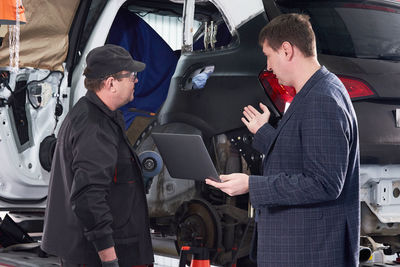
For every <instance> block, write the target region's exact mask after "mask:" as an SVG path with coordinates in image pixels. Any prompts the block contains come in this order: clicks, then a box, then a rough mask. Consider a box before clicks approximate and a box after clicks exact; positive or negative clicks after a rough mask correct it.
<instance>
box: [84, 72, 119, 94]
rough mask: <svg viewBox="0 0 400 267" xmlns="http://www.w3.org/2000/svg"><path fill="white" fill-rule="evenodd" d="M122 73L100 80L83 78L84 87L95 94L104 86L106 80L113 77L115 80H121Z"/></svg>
mask: <svg viewBox="0 0 400 267" xmlns="http://www.w3.org/2000/svg"><path fill="white" fill-rule="evenodd" d="M122 72H123V71H120V72H117V73H114V74H111V75H108V76H107V77H104V78H101V79H89V78H87V77H86V78H85V81H84V83H85V87H86V89H87V90H89V91H92V92H97V91H100V89H101V88H102V87H103V86H104V81H105V80H107V79H108V77H114V78H115V79H117V80H120V79H121V77H120V76H121V75H122Z"/></svg>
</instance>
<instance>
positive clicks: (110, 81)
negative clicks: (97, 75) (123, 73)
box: [104, 77, 115, 92]
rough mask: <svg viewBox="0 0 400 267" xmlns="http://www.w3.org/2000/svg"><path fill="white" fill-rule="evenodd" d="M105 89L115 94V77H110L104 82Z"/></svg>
mask: <svg viewBox="0 0 400 267" xmlns="http://www.w3.org/2000/svg"><path fill="white" fill-rule="evenodd" d="M104 87H105V88H107V89H108V90H110V91H111V92H115V87H114V78H113V77H108V78H107V79H106V80H105V81H104Z"/></svg>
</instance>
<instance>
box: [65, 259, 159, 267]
mask: <svg viewBox="0 0 400 267" xmlns="http://www.w3.org/2000/svg"><path fill="white" fill-rule="evenodd" d="M60 263H61V267H101V265H96V264H76V263H70V262H68V261H66V260H64V259H60ZM132 267H153V264H146V265H135V266H132Z"/></svg>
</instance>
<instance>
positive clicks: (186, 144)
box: [151, 133, 221, 182]
mask: <svg viewBox="0 0 400 267" xmlns="http://www.w3.org/2000/svg"><path fill="white" fill-rule="evenodd" d="M151 136H152V137H153V140H154V142H155V144H156V145H157V148H158V151H159V152H160V154H161V157H162V159H163V161H164V162H165V165H166V167H167V169H168V172H169V174H170V175H171V177H173V178H178V179H191V180H197V181H203V182H204V180H205V179H206V178H211V179H213V180H214V181H217V182H221V180H220V179H219V175H218V173H217V170H216V169H215V166H214V164H213V162H212V160H211V158H210V155H209V154H208V151H207V149H206V146H205V145H204V142H203V139H202V138H201V136H200V135H196V134H174V133H152V134H151Z"/></svg>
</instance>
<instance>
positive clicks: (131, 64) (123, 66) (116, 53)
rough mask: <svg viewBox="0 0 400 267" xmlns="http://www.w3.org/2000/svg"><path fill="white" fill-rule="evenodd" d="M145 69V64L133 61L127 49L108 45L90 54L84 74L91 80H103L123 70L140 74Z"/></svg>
mask: <svg viewBox="0 0 400 267" xmlns="http://www.w3.org/2000/svg"><path fill="white" fill-rule="evenodd" d="M145 67H146V64H144V63H143V62H140V61H136V60H133V58H132V56H131V55H130V54H129V52H128V51H127V50H126V49H125V48H123V47H121V46H118V45H113V44H106V45H104V46H100V47H96V48H94V49H92V50H91V51H90V52H89V54H88V55H87V57H86V68H85V71H84V72H83V74H84V75H85V76H86V78H89V79H102V78H105V77H107V76H110V75H112V74H115V73H118V72H120V71H123V70H125V71H129V72H139V71H142V70H144V68H145Z"/></svg>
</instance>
